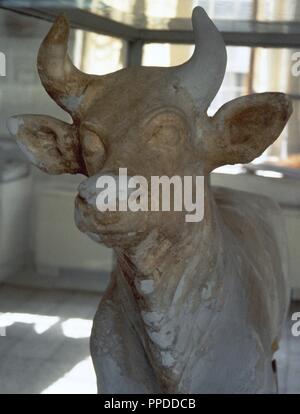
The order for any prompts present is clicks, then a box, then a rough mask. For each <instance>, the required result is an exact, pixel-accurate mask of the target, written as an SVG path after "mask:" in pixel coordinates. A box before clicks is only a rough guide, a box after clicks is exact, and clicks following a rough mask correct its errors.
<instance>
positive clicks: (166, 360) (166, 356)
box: [161, 352, 175, 368]
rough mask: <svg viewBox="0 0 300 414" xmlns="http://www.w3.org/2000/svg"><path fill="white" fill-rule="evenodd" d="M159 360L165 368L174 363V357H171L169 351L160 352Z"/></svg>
mask: <svg viewBox="0 0 300 414" xmlns="http://www.w3.org/2000/svg"><path fill="white" fill-rule="evenodd" d="M161 360H162V364H163V365H164V366H165V367H167V368H170V367H171V366H172V365H174V363H175V359H174V358H173V357H172V355H171V352H162V353H161Z"/></svg>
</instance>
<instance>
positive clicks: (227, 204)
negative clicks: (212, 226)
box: [213, 187, 282, 225]
mask: <svg viewBox="0 0 300 414" xmlns="http://www.w3.org/2000/svg"><path fill="white" fill-rule="evenodd" d="M213 195H214V199H215V201H216V203H217V205H218V207H219V208H220V209H221V211H222V212H227V213H229V211H232V212H233V213H238V216H244V217H245V218H247V219H248V220H249V219H251V218H255V219H256V220H258V219H262V220H264V221H266V222H269V223H270V224H273V220H274V219H275V222H277V220H278V219H279V221H280V217H281V215H282V213H281V209H280V207H279V205H278V204H277V203H276V202H275V201H274V200H272V199H271V198H269V197H265V196H263V195H260V194H254V193H249V192H246V191H239V190H233V189H231V188H225V187H213ZM274 224H276V223H274ZM277 224H280V225H281V224H282V222H280V223H277Z"/></svg>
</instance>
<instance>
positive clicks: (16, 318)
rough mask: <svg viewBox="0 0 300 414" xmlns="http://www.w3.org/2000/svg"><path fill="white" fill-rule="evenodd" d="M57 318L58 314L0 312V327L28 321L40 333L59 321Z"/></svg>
mask: <svg viewBox="0 0 300 414" xmlns="http://www.w3.org/2000/svg"><path fill="white" fill-rule="evenodd" d="M59 320H60V319H59V317H58V316H46V315H34V314H31V313H12V312H7V313H2V314H0V328H7V327H9V326H12V325H13V324H14V323H28V324H32V325H34V330H35V332H36V333H37V334H39V335H41V334H43V333H44V332H46V331H47V330H48V329H50V328H51V327H52V326H53V325H55V324H56V323H57V322H59Z"/></svg>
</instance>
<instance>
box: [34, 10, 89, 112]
mask: <svg viewBox="0 0 300 414" xmlns="http://www.w3.org/2000/svg"><path fill="white" fill-rule="evenodd" d="M69 31H70V28H69V23H68V20H67V19H66V18H65V17H64V16H59V17H58V18H57V19H56V21H55V22H54V24H53V26H52V28H51V29H50V31H49V33H48V35H47V36H46V38H45V39H44V41H43V43H42V44H41V47H40V50H39V53H38V62H37V63H38V71H39V75H40V78H41V81H42V84H43V85H44V87H45V89H46V91H47V92H48V94H49V95H50V96H51V98H53V99H54V100H55V102H56V103H57V104H58V105H60V106H61V107H62V108H63V109H64V110H66V111H67V112H69V113H70V114H71V115H74V114H75V113H76V110H77V109H78V108H79V106H80V102H81V100H82V94H83V91H84V90H85V88H86V87H87V85H88V82H89V80H90V79H91V78H92V76H90V75H87V74H85V73H83V72H81V71H80V70H78V69H77V68H76V67H75V66H74V65H73V63H72V61H71V59H70V57H69V55H68V39H69Z"/></svg>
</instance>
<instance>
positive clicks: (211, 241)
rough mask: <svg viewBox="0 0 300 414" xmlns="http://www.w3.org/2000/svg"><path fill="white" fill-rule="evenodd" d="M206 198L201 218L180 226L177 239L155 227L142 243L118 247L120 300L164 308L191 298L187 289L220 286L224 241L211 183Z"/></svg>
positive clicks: (144, 307)
mask: <svg viewBox="0 0 300 414" xmlns="http://www.w3.org/2000/svg"><path fill="white" fill-rule="evenodd" d="M204 200H205V202H204V203H205V208H204V218H203V220H202V221H201V222H199V223H186V222H185V223H184V224H182V225H181V227H180V226H178V228H176V233H177V237H176V238H175V241H174V239H171V240H170V239H169V238H168V237H167V236H165V234H163V232H161V231H160V229H156V230H154V231H152V232H151V233H150V234H149V235H148V236H147V238H146V239H145V240H144V241H143V242H141V243H140V244H139V245H138V246H136V247H134V248H131V249H128V250H121V251H118V252H117V256H118V266H119V269H120V271H119V276H118V280H117V284H118V286H119V291H120V297H121V299H125V300H126V302H127V303H128V301H129V302H131V303H133V302H134V306H135V307H136V306H137V307H138V308H139V310H140V311H144V312H147V311H152V310H153V309H154V308H160V311H162V312H164V311H165V310H167V309H170V306H171V304H172V303H174V301H177V300H181V299H183V298H187V295H188V294H189V291H192V290H193V289H197V288H198V289H199V288H200V287H201V286H203V291H205V289H211V288H212V286H217V285H218V283H217V281H216V280H215V279H217V278H218V272H217V271H216V268H217V267H218V266H219V265H220V261H221V260H222V251H223V242H222V238H221V234H222V232H221V229H220V225H221V224H220V218H219V215H218V212H217V206H216V204H215V202H214V199H213V196H212V194H211V191H210V187H209V183H208V182H206V184H205V198H204ZM212 279H214V283H212ZM208 284H209V286H210V287H209V286H208ZM210 293H213V292H207V294H210ZM204 295H205V293H204ZM127 306H128V305H127Z"/></svg>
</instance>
